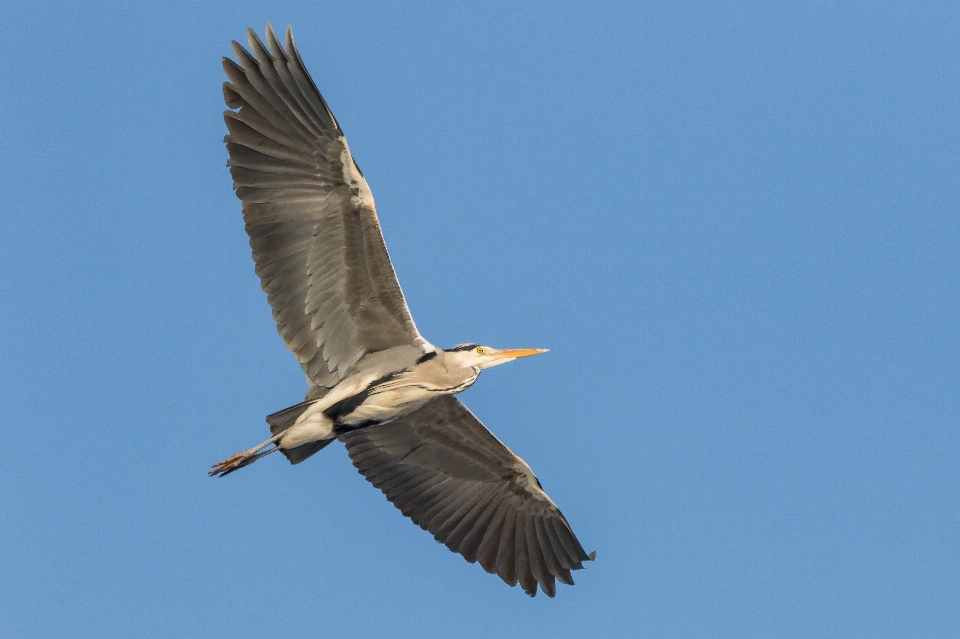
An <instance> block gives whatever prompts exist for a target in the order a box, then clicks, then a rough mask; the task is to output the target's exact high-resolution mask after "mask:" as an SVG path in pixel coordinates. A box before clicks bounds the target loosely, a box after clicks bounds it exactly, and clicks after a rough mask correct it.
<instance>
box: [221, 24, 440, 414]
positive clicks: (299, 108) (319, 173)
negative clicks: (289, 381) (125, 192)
mask: <svg viewBox="0 0 960 639" xmlns="http://www.w3.org/2000/svg"><path fill="white" fill-rule="evenodd" d="M248 43H249V44H248V47H249V50H248V49H245V48H244V47H242V46H241V45H240V44H238V43H236V42H234V43H233V51H234V55H235V57H236V60H237V62H233V61H231V60H229V59H224V62H223V68H224V70H225V71H226V74H227V77H228V79H229V81H228V82H226V83H224V89H223V93H224V100H225V101H226V104H227V106H228V107H230V109H233V110H230V111H226V112H224V120H225V122H226V124H227V129H228V130H229V134H228V135H227V136H226V137H225V138H224V141H225V142H226V145H227V150H228V152H229V154H230V159H229V160H228V162H227V164H228V166H229V167H230V172H231V175H232V176H233V186H234V189H235V190H236V193H237V197H239V198H240V199H241V200H242V201H243V216H244V221H245V222H246V229H247V233H248V234H249V236H250V247H251V249H252V250H253V259H254V261H255V262H256V272H257V275H258V276H259V277H260V281H261V285H262V286H263V290H264V291H265V292H266V293H267V299H268V301H269V302H270V305H271V307H272V308H273V315H274V319H275V320H276V322H277V331H278V332H279V333H280V335H281V336H282V337H283V340H284V343H285V344H286V345H287V347H288V348H289V349H290V350H291V351H293V353H294V355H296V357H297V359H298V360H299V361H300V365H301V366H302V367H303V369H304V372H305V373H306V374H307V377H308V379H309V380H310V381H311V382H312V388H311V390H310V392H309V393H308V398H311V399H316V398H317V397H320V396H322V395H323V394H324V393H325V392H326V389H329V388H332V387H333V386H335V385H336V384H337V383H338V382H339V381H341V380H343V379H344V378H345V377H347V376H348V375H350V374H352V373H354V372H356V370H357V364H358V362H360V360H361V359H362V358H363V357H364V356H366V355H369V354H371V353H376V352H380V351H385V350H389V349H392V348H396V347H409V346H415V347H417V348H416V349H410V348H406V349H400V350H399V352H401V353H403V354H404V356H408V357H409V356H413V357H414V358H415V357H416V353H417V352H418V351H419V352H420V353H422V352H423V350H424V348H425V347H428V346H429V345H428V344H427V342H426V341H425V340H424V339H423V338H422V337H421V336H420V333H419V332H418V331H417V328H416V326H415V324H414V322H413V318H412V317H411V316H410V311H409V309H408V308H407V304H406V301H405V300H404V298H403V293H402V292H401V290H400V285H399V283H398V282H397V277H396V274H395V273H394V270H393V265H392V264H391V263H390V257H389V255H388V254H387V248H386V245H385V244H384V242H383V235H382V234H381V232H380V223H379V221H378V220H377V213H376V207H375V205H374V202H373V195H372V194H371V193H370V189H369V187H368V186H367V182H366V180H365V179H364V177H363V175H361V173H360V171H359V169H358V168H357V166H356V163H355V162H354V160H353V156H352V155H351V154H350V150H349V148H348V146H347V142H346V139H345V138H344V136H343V131H342V130H341V129H340V125H339V124H338V123H337V121H336V119H335V118H334V117H333V114H332V113H331V112H330V109H329V108H328V107H327V104H326V102H325V101H324V99H323V97H322V96H321V95H320V92H319V91H318V90H317V88H316V85H315V84H314V83H313V80H312V79H311V78H310V75H309V73H307V70H306V68H305V67H304V65H303V62H302V60H301V59H300V54H299V52H298V51H297V48H296V45H295V44H294V41H293V33H292V32H291V31H290V30H289V29H288V30H287V33H286V47H284V46H283V44H281V42H280V40H279V39H278V38H277V35H276V33H274V31H273V28H272V27H271V26H270V25H267V31H266V44H264V43H263V42H262V41H261V40H260V39H259V38H258V37H257V35H256V34H255V33H254V32H253V31H252V30H250V31H248ZM408 353H409V354H412V355H408Z"/></svg>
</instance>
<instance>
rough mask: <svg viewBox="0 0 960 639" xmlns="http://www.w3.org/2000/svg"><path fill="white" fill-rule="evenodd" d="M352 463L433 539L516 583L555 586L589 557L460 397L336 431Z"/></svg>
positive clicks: (527, 587)
mask: <svg viewBox="0 0 960 639" xmlns="http://www.w3.org/2000/svg"><path fill="white" fill-rule="evenodd" d="M340 439H341V440H342V441H343V442H344V444H346V446H347V451H348V452H349V453H350V458H351V459H352V460H353V464H354V466H356V467H357V469H358V470H359V471H360V472H361V473H362V474H363V475H364V476H365V477H366V478H367V479H368V480H369V481H370V483H372V484H373V485H374V486H376V487H377V488H379V489H380V490H382V491H383V493H384V494H385V495H386V496H387V499H389V500H390V501H391V502H393V504H394V505H395V506H396V507H397V508H399V509H400V511H401V512H402V513H403V514H404V515H406V516H407V517H409V518H410V519H412V520H413V521H414V523H416V524H417V525H419V526H420V527H421V528H423V529H424V530H427V531H429V532H431V533H433V536H434V538H435V539H436V540H437V541H439V542H442V543H444V544H446V546H447V548H449V549H450V550H452V551H454V552H458V553H460V554H461V555H463V556H464V558H465V559H466V560H467V561H469V562H470V563H473V562H475V561H479V562H480V565H481V566H483V569H484V570H486V571H487V572H489V573H496V574H498V575H499V576H500V578H501V579H503V580H504V581H505V582H507V583H508V584H510V585H511V586H513V585H515V584H516V583H517V582H518V581H519V582H520V585H521V586H522V587H523V590H524V592H526V593H527V594H528V595H530V596H534V595H535V594H536V592H537V584H540V588H542V589H543V592H545V593H546V594H547V595H548V596H550V597H553V596H554V595H555V594H556V584H555V582H554V579H555V578H556V579H558V580H560V582H561V583H565V584H571V585H572V584H573V578H572V577H571V576H570V571H571V570H578V569H580V568H583V564H582V562H584V561H587V560H589V559H592V558H593V555H589V556H588V555H587V553H585V552H584V550H583V547H582V546H581V545H580V542H579V541H577V538H576V536H575V535H574V534H573V531H572V530H570V525H569V524H568V523H567V520H566V519H564V517H563V514H561V512H560V510H559V509H558V508H557V506H556V504H554V503H553V502H552V501H551V500H550V498H549V497H547V494H546V493H544V492H543V490H542V489H541V487H540V483H539V482H538V481H537V478H536V477H534V475H533V471H531V470H530V467H529V466H527V464H526V463H525V462H524V461H523V460H522V459H520V458H519V457H517V456H516V455H514V454H513V452H512V451H511V450H510V449H509V448H507V447H506V446H504V445H503V443H501V442H500V440H498V439H497V438H496V437H495V436H494V435H493V433H491V432H490V431H489V430H487V429H486V428H485V427H484V425H483V424H481V423H480V420H478V419H477V418H476V417H475V416H474V415H473V413H471V412H470V411H469V410H468V409H467V407H466V406H464V405H463V404H462V403H461V402H460V400H458V399H457V398H456V397H454V396H453V395H445V396H443V397H441V398H439V399H435V400H433V401H432V402H430V403H428V404H426V405H424V406H423V407H422V408H420V409H419V410H417V411H415V412H413V413H411V414H410V415H407V416H406V417H403V418H401V419H398V420H395V421H392V422H387V423H385V424H380V425H377V426H370V427H367V428H361V429H359V430H355V431H351V432H348V433H345V434H343V435H341V436H340Z"/></svg>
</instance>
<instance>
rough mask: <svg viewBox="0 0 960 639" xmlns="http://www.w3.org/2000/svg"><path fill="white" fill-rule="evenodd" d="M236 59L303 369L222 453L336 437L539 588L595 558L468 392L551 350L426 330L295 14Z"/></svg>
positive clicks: (257, 213) (251, 153)
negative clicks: (305, 56)
mask: <svg viewBox="0 0 960 639" xmlns="http://www.w3.org/2000/svg"><path fill="white" fill-rule="evenodd" d="M247 37H248V41H249V47H250V50H249V51H248V50H247V49H245V48H244V47H243V46H241V45H240V44H238V43H237V42H233V51H234V54H235V56H236V58H237V62H234V61H232V60H230V59H229V58H224V60H223V68H224V70H225V71H226V74H227V77H228V80H229V81H228V82H225V83H224V85H223V93H224V99H225V101H226V103H227V106H228V107H229V110H227V111H225V112H224V119H225V120H226V124H227V129H228V130H229V133H228V135H227V136H226V137H225V138H224V141H225V143H226V146H227V150H228V152H229V155H230V159H229V160H228V162H227V164H228V166H229V167H230V173H231V175H232V177H233V187H234V189H235V190H236V194H237V197H239V198H240V200H241V201H242V202H243V218H244V221H245V222H246V230H247V233H248V234H249V236H250V246H251V248H252V249H253V259H254V261H255V263H256V272H257V274H258V275H259V277H260V281H261V285H262V287H263V289H264V291H265V292H266V293H267V298H268V301H269V303H270V306H271V307H272V308H273V316H274V318H275V320H276V322H277V330H278V332H279V333H280V335H281V336H282V337H283V340H284V343H285V344H286V346H287V347H288V348H289V349H290V350H291V351H292V352H293V353H294V355H296V357H297V359H298V360H299V362H300V365H301V366H302V368H303V370H304V372H305V373H306V376H307V382H308V386H309V390H308V391H307V395H306V398H305V400H304V401H303V402H301V403H299V404H297V405H295V406H291V407H290V408H286V409H284V410H282V411H280V412H278V413H274V414H273V415H270V416H268V417H267V423H268V424H269V426H270V433H271V437H270V438H269V439H268V440H266V441H265V442H263V443H262V444H260V445H258V446H255V447H254V448H251V449H249V450H246V451H244V452H241V453H236V454H234V455H233V456H232V457H229V458H227V459H225V460H223V461H221V462H219V463H217V464H215V465H214V466H213V469H212V470H211V471H210V475H211V476H213V475H218V476H223V475H227V474H229V473H232V472H234V471H236V470H238V469H240V468H243V467H244V466H247V465H249V464H251V463H253V462H255V461H256V460H258V459H260V458H261V457H263V456H265V455H268V454H270V453H273V452H275V451H278V450H279V451H280V452H281V453H283V455H285V456H286V458H287V459H288V460H289V461H290V463H292V464H299V463H300V462H302V461H304V460H305V459H307V458H308V457H310V456H311V455H313V454H315V453H316V452H318V451H319V450H321V449H322V448H324V447H325V446H327V445H328V444H330V443H331V442H333V441H334V440H340V441H341V442H343V443H344V444H345V446H346V449H347V452H348V454H349V455H350V458H351V460H352V461H353V464H354V465H355V466H356V467H357V469H358V470H359V472H360V473H361V474H363V475H364V476H365V477H366V478H367V479H368V480H369V481H370V482H371V483H372V484H373V485H374V486H376V487H377V488H379V489H380V490H381V491H383V493H384V494H385V495H386V497H387V499H388V500H390V501H391V502H393V504H394V505H395V506H396V507H397V508H399V509H400V511H401V512H402V513H403V514H404V515H406V516H407V517H409V518H410V519H412V520H413V521H414V523H416V524H418V525H419V526H420V527H421V528H423V529H424V530H427V531H429V532H431V533H433V535H434V537H435V539H437V541H439V542H442V543H444V544H445V545H446V546H447V547H448V548H449V549H450V550H452V551H454V552H458V553H460V554H461V555H463V557H464V558H466V560H467V561H469V562H471V563H473V562H479V563H480V565H481V566H483V568H484V569H485V570H486V571H487V572H490V573H496V574H497V575H499V576H500V577H501V578H502V579H503V580H504V581H505V582H506V583H508V584H509V585H511V586H513V585H516V583H518V582H519V583H520V585H521V587H522V588H523V590H524V591H525V592H526V593H527V594H529V595H531V596H534V595H535V594H536V592H537V586H538V585H539V586H540V588H541V589H542V590H543V592H545V593H546V594H547V595H548V596H550V597H553V596H554V595H555V594H556V585H555V581H556V580H559V581H560V582H561V583H565V584H573V579H572V577H571V574H570V571H571V570H578V569H581V568H583V562H584V561H587V560H592V559H593V558H594V554H591V555H587V553H586V552H584V550H583V547H582V546H581V545H580V542H579V541H578V540H577V538H576V536H575V535H574V534H573V531H572V530H571V529H570V525H569V524H568V523H567V520H566V519H565V518H564V516H563V515H562V514H561V512H560V510H559V509H558V508H557V506H556V504H554V503H553V501H552V500H551V499H550V498H549V497H548V496H547V494H546V493H545V492H544V491H543V488H542V486H541V485H540V482H539V481H537V478H536V477H535V476H534V474H533V471H532V470H530V467H529V466H528V465H527V464H526V463H525V462H524V461H523V460H522V459H521V458H520V457H518V456H517V455H515V454H514V453H513V452H512V451H511V450H510V449H509V448H507V447H506V446H505V445H504V444H503V443H501V442H500V440H499V439H497V438H496V437H495V436H494V435H493V434H492V433H491V432H490V431H489V430H487V429H486V428H485V427H484V426H483V424H482V423H480V421H479V420H478V419H477V418H476V417H475V416H474V415H473V414H472V413H471V412H470V411H469V410H468V409H467V408H466V406H464V405H463V404H462V403H461V402H460V400H459V399H457V397H456V393H459V392H460V391H462V390H464V389H466V388H468V387H469V386H471V385H472V384H473V383H474V382H475V381H476V380H477V377H478V376H479V375H480V372H481V371H482V370H483V369H485V368H490V367H492V366H498V365H500V364H504V363H506V362H510V361H513V360H515V359H518V358H521V357H528V356H531V355H536V354H538V353H543V352H544V350H543V349H505V350H501V349H497V348H492V347H489V346H482V345H478V344H463V345H460V346H456V347H454V348H450V349H446V350H444V349H440V348H437V347H436V346H434V345H433V344H431V343H430V342H428V341H427V340H426V339H424V338H423V337H422V336H421V335H420V333H419V332H418V330H417V327H416V325H415V324H414V322H413V318H412V317H411V315H410V311H409V309H408V308H407V304H406V301H405V300H404V297H403V293H402V292H401V290H400V285H399V283H398V282H397V277H396V274H395V273H394V270H393V265H392V264H391V262H390V258H389V256H388V254H387V249H386V245H385V244H384V241H383V236H382V234H381V232H380V224H379V222H378V220H377V213H376V208H375V206H374V202H373V195H372V194H371V193H370V188H369V187H368V186H367V182H366V180H365V179H364V177H363V174H362V173H361V172H360V169H359V167H358V166H357V164H356V162H354V160H353V157H352V156H351V154H350V149H349V147H348V146H347V141H346V139H345V138H344V135H343V131H342V130H341V129H340V125H339V124H337V120H336V118H334V117H333V113H331V112H330V109H329V108H328V107H327V104H326V102H325V101H324V99H323V97H322V96H321V95H320V92H319V91H318V90H317V88H316V85H315V84H314V82H313V80H312V79H311V77H310V75H309V73H307V70H306V68H305V67H304V65H303V62H302V60H301V58H300V54H299V53H298V51H297V47H296V45H295V44H294V41H293V32H292V30H291V29H290V28H289V27H288V28H287V32H286V38H285V40H286V42H285V45H286V46H284V44H281V42H280V40H279V39H278V38H277V35H276V34H275V33H274V31H273V28H272V27H271V26H270V25H269V24H268V25H267V28H266V44H264V42H262V41H261V40H260V39H259V37H258V36H257V34H256V33H255V32H254V31H253V30H252V29H249V30H248V33H247Z"/></svg>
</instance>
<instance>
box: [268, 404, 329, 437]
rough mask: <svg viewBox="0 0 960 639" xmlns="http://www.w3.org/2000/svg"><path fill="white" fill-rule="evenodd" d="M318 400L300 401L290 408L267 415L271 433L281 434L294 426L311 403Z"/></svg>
mask: <svg viewBox="0 0 960 639" xmlns="http://www.w3.org/2000/svg"><path fill="white" fill-rule="evenodd" d="M316 401H318V400H316V399H311V400H308V401H305V402H300V403H299V404H296V405H294V406H291V407H289V408H284V409H283V410H281V411H277V412H276V413H274V414H273V415H267V423H268V424H270V434H271V435H279V434H280V433H282V432H283V431H285V430H287V429H288V428H290V427H291V426H293V425H294V424H295V423H296V421H297V419H299V418H300V415H303V411H305V410H307V409H308V408H309V407H310V404H313V403H314V402H316Z"/></svg>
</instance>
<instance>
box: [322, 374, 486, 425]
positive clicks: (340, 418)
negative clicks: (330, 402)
mask: <svg viewBox="0 0 960 639" xmlns="http://www.w3.org/2000/svg"><path fill="white" fill-rule="evenodd" d="M425 372H426V371H423V370H418V369H417V368H414V369H412V370H409V371H404V372H402V373H397V374H395V375H390V376H387V377H385V378H383V379H380V380H377V381H375V382H374V383H372V384H371V385H370V386H368V387H367V388H366V389H365V390H364V391H363V392H361V393H358V394H356V395H355V396H353V397H351V398H350V399H349V400H348V401H345V402H341V404H342V405H341V406H340V410H338V411H337V414H336V415H331V417H333V418H334V419H335V421H336V423H337V424H338V425H341V426H354V427H356V426H360V425H367V424H375V423H381V422H386V421H391V420H394V419H397V418H399V417H403V416H404V415H409V414H410V413H412V412H413V411H415V410H417V409H418V408H420V407H421V406H423V405H424V404H426V403H427V402H429V401H430V400H431V399H435V398H437V397H439V396H441V395H452V394H454V393H459V392H460V391H462V390H465V389H467V388H469V387H470V385H472V384H473V383H474V382H475V381H476V380H477V376H478V375H479V371H474V370H471V371H469V372H467V373H466V374H465V375H457V376H451V375H429V374H425Z"/></svg>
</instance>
